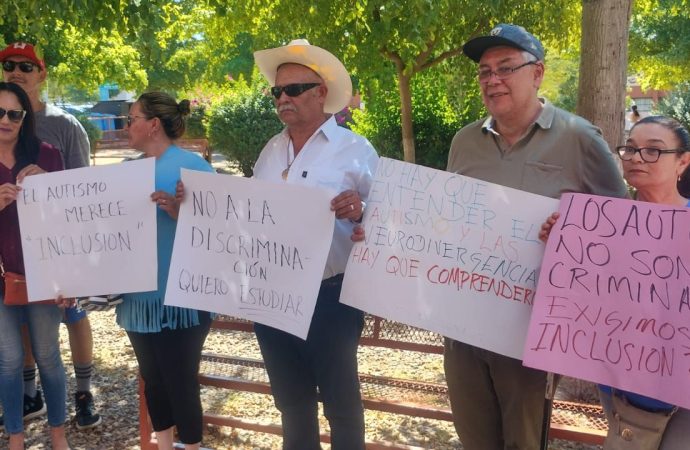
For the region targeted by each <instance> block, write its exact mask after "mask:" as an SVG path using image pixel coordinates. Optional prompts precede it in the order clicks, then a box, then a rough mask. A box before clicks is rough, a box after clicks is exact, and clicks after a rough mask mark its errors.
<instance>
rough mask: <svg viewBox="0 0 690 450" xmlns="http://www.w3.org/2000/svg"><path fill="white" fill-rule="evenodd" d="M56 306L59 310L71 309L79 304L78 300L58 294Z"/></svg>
mask: <svg viewBox="0 0 690 450" xmlns="http://www.w3.org/2000/svg"><path fill="white" fill-rule="evenodd" d="M55 304H56V305H58V308H62V309H65V308H71V307H73V306H75V305H76V304H77V299H76V298H65V297H63V296H62V294H58V297H57V298H56V299H55Z"/></svg>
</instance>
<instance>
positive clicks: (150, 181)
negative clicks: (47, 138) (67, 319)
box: [17, 158, 158, 301]
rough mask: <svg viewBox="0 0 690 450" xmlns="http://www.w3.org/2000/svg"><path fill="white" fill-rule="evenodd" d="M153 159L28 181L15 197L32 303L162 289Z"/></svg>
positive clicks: (67, 172)
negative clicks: (158, 271)
mask: <svg viewBox="0 0 690 450" xmlns="http://www.w3.org/2000/svg"><path fill="white" fill-rule="evenodd" d="M154 168H155V161H154V160H153V158H146V159H142V160H138V161H130V162H126V163H122V164H114V165H106V166H98V167H84V168H80V169H72V170H64V171H60V172H51V173H47V174H42V175H35V176H30V177H26V178H25V179H24V182H23V184H22V191H21V192H20V195H19V197H18V199H17V209H18V211H19V226H20V229H21V237H22V250H23V254H24V266H25V270H26V277H27V287H28V292H29V300H30V301H37V300H45V299H50V298H55V297H56V296H57V294H58V293H59V294H62V295H63V296H65V297H77V296H89V295H99V294H112V293H116V292H138V291H149V290H154V289H156V288H157V286H156V284H157V283H156V267H157V264H158V263H157V260H156V205H155V204H154V203H153V202H152V201H151V198H150V195H151V193H152V192H153V191H154V190H155V186H154Z"/></svg>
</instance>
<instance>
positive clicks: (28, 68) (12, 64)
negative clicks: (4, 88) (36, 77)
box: [2, 61, 38, 73]
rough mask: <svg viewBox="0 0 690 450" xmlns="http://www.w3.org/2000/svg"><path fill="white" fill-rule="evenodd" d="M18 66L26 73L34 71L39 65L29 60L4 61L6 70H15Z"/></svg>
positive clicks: (3, 65) (3, 67) (3, 68)
mask: <svg viewBox="0 0 690 450" xmlns="http://www.w3.org/2000/svg"><path fill="white" fill-rule="evenodd" d="M16 67H19V70H21V71H22V72H24V73H31V72H33V71H34V67H38V65H36V64H34V63H32V62H29V61H21V62H17V61H3V63H2V70H4V71H5V72H14V69H15V68H16Z"/></svg>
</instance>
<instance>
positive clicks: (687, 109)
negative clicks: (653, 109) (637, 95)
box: [658, 81, 690, 130]
mask: <svg viewBox="0 0 690 450" xmlns="http://www.w3.org/2000/svg"><path fill="white" fill-rule="evenodd" d="M658 108H659V113H660V114H663V115H665V116H669V117H673V118H674V119H676V120H678V121H679V122H681V123H682V124H683V125H685V128H687V129H688V130H690V82H687V81H686V82H685V83H681V84H679V85H678V86H676V88H675V89H674V90H673V91H671V93H670V94H669V95H668V96H667V97H666V98H664V99H663V100H661V102H659V105H658Z"/></svg>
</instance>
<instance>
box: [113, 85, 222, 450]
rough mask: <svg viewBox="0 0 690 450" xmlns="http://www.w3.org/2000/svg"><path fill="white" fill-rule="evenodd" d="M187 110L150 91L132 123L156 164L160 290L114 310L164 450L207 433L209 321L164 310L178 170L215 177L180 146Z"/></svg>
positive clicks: (134, 142) (132, 297) (132, 132)
mask: <svg viewBox="0 0 690 450" xmlns="http://www.w3.org/2000/svg"><path fill="white" fill-rule="evenodd" d="M189 112H190V110H189V101H188V100H182V101H181V102H180V103H179V104H178V103H177V102H176V101H175V100H174V99H173V98H172V97H170V96H169V95H167V94H164V93H161V92H149V93H146V94H142V95H141V96H140V97H139V99H138V100H137V101H136V102H135V103H134V104H133V105H132V108H131V109H130V112H129V116H128V117H127V128H128V130H129V145H130V146H131V147H132V148H135V149H137V150H140V151H142V152H144V156H145V157H147V158H155V160H156V192H154V193H153V194H151V200H152V201H154V202H156V204H157V205H158V214H157V218H156V222H157V227H158V290H156V291H151V292H138V293H131V294H125V295H124V296H123V302H122V303H121V304H119V305H117V308H116V312H117V323H118V324H119V325H120V326H121V327H122V328H124V329H125V330H126V331H127V335H128V336H129V340H130V342H131V343H132V347H133V348H134V353H135V354H136V357H137V361H138V363H139V371H140V373H141V376H142V378H143V379H144V382H145V383H146V386H145V396H146V404H147V406H148V410H149V414H150V416H151V422H152V425H153V429H154V431H155V432H156V437H157V439H158V448H160V449H172V448H173V427H177V434H178V436H179V438H180V440H181V441H182V443H183V444H185V448H187V449H194V448H199V444H200V442H201V435H202V413H201V400H200V397H199V382H198V380H197V375H198V373H199V362H200V360H201V349H202V347H203V345H204V341H205V340H206V335H207V334H208V330H209V327H210V324H211V319H210V315H209V313H208V312H205V311H197V310H194V309H187V308H178V307H173V306H165V305H164V304H163V300H164V298H165V287H166V284H167V281H168V269H169V267H170V258H171V256H172V246H173V241H174V240H175V226H176V220H177V214H178V212H179V204H178V202H177V200H176V199H175V195H174V194H175V188H176V185H177V182H178V180H179V179H180V169H182V168H186V169H192V170H200V171H205V172H212V171H213V169H212V168H211V166H210V165H209V164H208V163H207V162H206V161H204V160H203V159H202V158H201V157H199V156H198V155H196V154H194V153H191V152H188V151H186V150H183V149H181V148H180V147H178V146H177V145H175V142H174V141H175V139H178V138H180V137H181V136H182V135H183V134H184V130H185V121H184V118H185V116H187V115H188V114H189Z"/></svg>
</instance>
